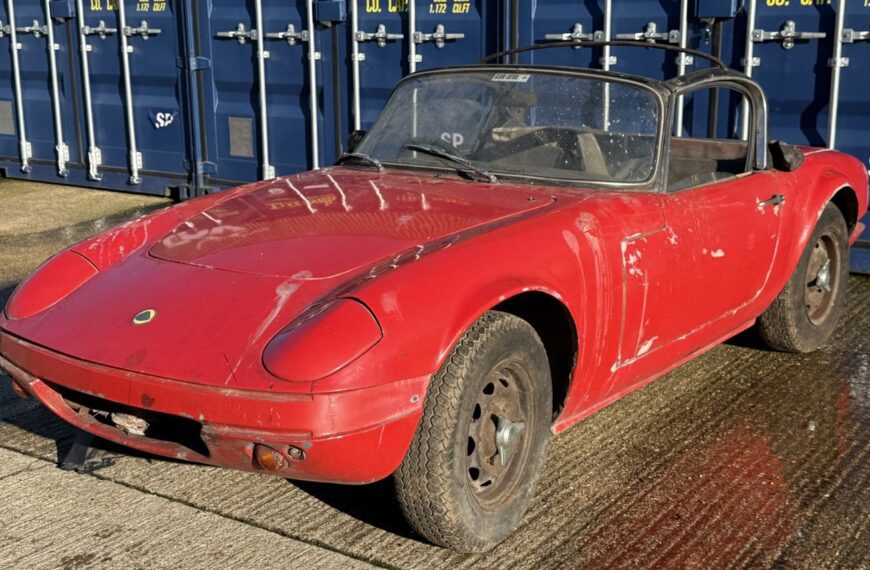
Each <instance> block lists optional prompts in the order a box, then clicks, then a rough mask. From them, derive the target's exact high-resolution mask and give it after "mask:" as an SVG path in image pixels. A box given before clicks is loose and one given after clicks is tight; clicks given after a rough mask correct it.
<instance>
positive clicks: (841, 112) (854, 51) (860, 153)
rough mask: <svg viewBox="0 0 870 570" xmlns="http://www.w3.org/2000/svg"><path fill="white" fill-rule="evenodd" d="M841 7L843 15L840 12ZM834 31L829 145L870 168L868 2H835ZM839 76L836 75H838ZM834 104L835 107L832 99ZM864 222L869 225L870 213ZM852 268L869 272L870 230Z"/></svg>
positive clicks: (857, 249)
mask: <svg viewBox="0 0 870 570" xmlns="http://www.w3.org/2000/svg"><path fill="white" fill-rule="evenodd" d="M841 10H842V14H840V11H841ZM837 12H838V14H837V15H838V16H841V18H838V20H837V29H836V32H837V33H838V34H839V38H840V42H839V46H840V54H839V58H837V53H836V50H835V54H834V58H833V61H832V63H834V64H835V65H837V66H838V67H839V74H837V73H836V71H837V70H836V69H835V68H834V67H832V71H833V73H832V81H833V85H832V88H831V109H834V108H835V109H836V111H835V112H832V113H831V116H830V117H829V121H828V144H829V146H832V147H834V148H837V149H838V150H842V151H845V152H848V153H850V154H853V155H855V156H856V157H858V158H859V159H860V160H861V162H863V163H864V166H868V167H870V138H868V137H867V133H868V132H870V113H868V112H867V107H868V103H870V95H868V94H867V78H868V77H870V2H867V1H864V0H862V1H860V2H852V1H850V2H846V1H845V0H840V1H839V3H838V5H837ZM837 75H839V78H838V77H837ZM835 101H836V106H835V107H834V105H833V104H834V102H835ZM863 222H864V224H866V225H868V226H870V215H865V216H864V220H863ZM852 270H853V271H857V272H860V273H865V274H870V230H865V232H864V235H863V236H862V237H861V239H859V241H858V243H857V244H855V246H854V247H853V248H852Z"/></svg>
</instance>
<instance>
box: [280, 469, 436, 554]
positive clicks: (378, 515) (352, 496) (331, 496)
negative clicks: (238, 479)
mask: <svg viewBox="0 0 870 570" xmlns="http://www.w3.org/2000/svg"><path fill="white" fill-rule="evenodd" d="M287 482H288V483H289V484H291V485H293V486H294V487H296V488H298V489H300V490H301V491H303V492H305V493H307V494H309V495H311V496H312V497H314V498H315V499H318V500H319V501H322V502H323V503H325V504H327V505H329V506H330V507H332V508H334V509H336V510H338V511H340V512H343V513H345V514H347V515H350V516H351V517H353V518H355V519H357V520H359V521H361V522H363V523H366V524H368V525H371V526H373V527H375V528H379V529H381V530H384V531H386V532H389V533H392V534H395V535H398V536H401V537H402V538H408V539H411V540H415V541H418V542H424V541H423V539H421V538H420V537H419V536H417V535H416V534H415V533H414V531H413V530H412V529H411V527H410V526H408V523H407V522H405V518H404V516H403V515H402V511H401V508H400V507H399V502H398V500H397V499H396V494H395V490H394V488H393V478H392V477H387V478H386V479H383V480H381V481H377V482H375V483H370V484H368V485H334V484H330V483H312V482H309V481H291V480H289V479H288V480H287Z"/></svg>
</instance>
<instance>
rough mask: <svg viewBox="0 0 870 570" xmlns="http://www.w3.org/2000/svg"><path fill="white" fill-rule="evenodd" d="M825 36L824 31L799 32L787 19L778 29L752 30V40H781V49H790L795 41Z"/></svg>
mask: <svg viewBox="0 0 870 570" xmlns="http://www.w3.org/2000/svg"><path fill="white" fill-rule="evenodd" d="M825 37H827V34H826V33H825V32H799V31H797V25H796V24H795V23H794V20H788V21H786V22H785V23H784V24H783V25H782V28H780V29H779V31H776V32H770V31H767V30H752V41H754V42H770V41H775V42H781V43H782V48H783V49H791V48H793V47H794V44H795V42H797V41H806V40H820V39H823V38H825Z"/></svg>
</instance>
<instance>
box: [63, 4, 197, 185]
mask: <svg viewBox="0 0 870 570" xmlns="http://www.w3.org/2000/svg"><path fill="white" fill-rule="evenodd" d="M175 9H176V6H175V4H174V3H172V2H168V1H162V0H77V2H76V16H77V23H78V26H79V29H78V30H77V32H78V34H79V37H78V38H77V39H78V42H79V45H81V46H84V49H83V50H79V53H78V54H77V55H78V62H77V63H78V65H79V73H80V78H81V79H80V80H81V82H82V97H81V107H82V108H81V111H80V113H81V117H82V124H83V125H84V126H83V128H82V131H83V132H82V141H83V143H82V144H83V145H84V147H85V152H84V158H85V162H86V168H87V172H88V178H89V180H90V182H91V183H93V184H94V185H98V186H104V187H108V188H119V189H128V190H132V191H137V192H148V193H157V194H161V193H166V192H167V186H173V185H175V184H177V185H178V186H183V185H185V184H187V181H188V179H189V177H188V174H187V172H186V170H187V168H188V163H187V159H188V153H187V149H186V140H187V133H186V127H185V125H184V121H183V120H182V117H181V112H182V104H181V102H182V100H183V99H182V98H183V97H184V96H185V83H184V81H182V80H181V78H182V75H181V73H180V69H179V66H178V62H179V56H180V49H179V45H178V38H179V35H180V33H181V31H180V30H181V26H180V23H179V22H178V19H177V17H176V16H177V15H176V13H175ZM167 178H168V179H170V181H167V180H166V179H167ZM172 179H175V180H177V182H175V183H173V182H171V180H172Z"/></svg>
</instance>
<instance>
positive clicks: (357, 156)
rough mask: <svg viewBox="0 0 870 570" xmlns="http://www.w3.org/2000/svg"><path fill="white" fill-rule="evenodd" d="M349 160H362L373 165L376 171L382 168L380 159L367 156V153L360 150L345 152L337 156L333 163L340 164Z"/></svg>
mask: <svg viewBox="0 0 870 570" xmlns="http://www.w3.org/2000/svg"><path fill="white" fill-rule="evenodd" d="M350 160H355V161H357V162H364V163H366V164H369V165H371V166H374V167H375V168H377V169H378V172H380V171H381V170H383V169H384V165H383V164H381V161H380V160H378V159H377V158H375V157H373V156H369V155H367V154H363V153H361V152H347V153H344V154H343V155H341V156H339V157H338V160H336V161H335V164H342V163H344V162H348V161H350Z"/></svg>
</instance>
